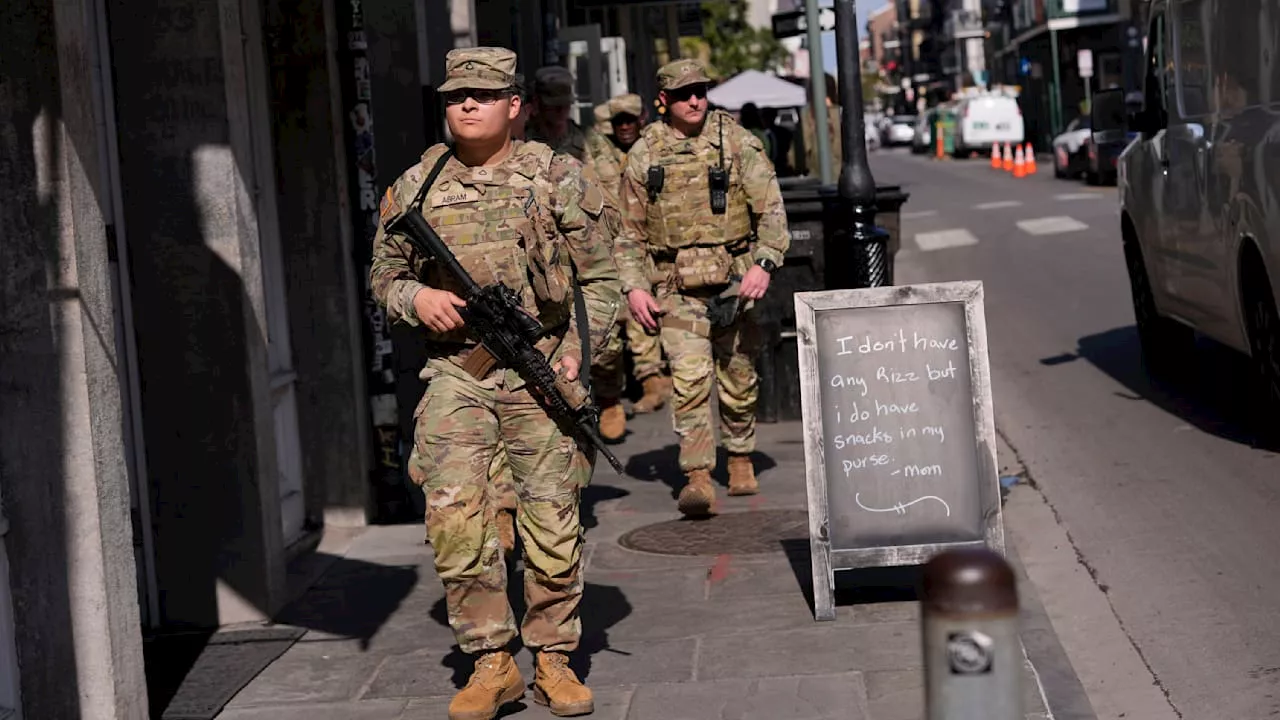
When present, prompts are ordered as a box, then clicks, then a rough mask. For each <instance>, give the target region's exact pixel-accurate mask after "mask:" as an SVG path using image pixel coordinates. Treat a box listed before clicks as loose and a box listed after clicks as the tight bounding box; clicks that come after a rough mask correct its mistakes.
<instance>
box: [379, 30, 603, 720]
mask: <svg viewBox="0 0 1280 720" xmlns="http://www.w3.org/2000/svg"><path fill="white" fill-rule="evenodd" d="M515 67H516V56H515V53H513V52H511V51H510V50H506V49H503V48H468V49H461V50H452V51H450V52H449V54H448V55H447V57H446V81H445V82H444V84H442V85H441V86H440V92H441V95H442V96H443V98H444V101H445V117H446V120H447V122H448V124H449V130H450V132H451V134H452V136H453V138H454V139H455V145H454V146H453V147H452V148H449V147H447V146H445V145H436V146H434V147H432V148H430V149H428V150H427V152H426V153H424V155H423V156H422V160H421V162H419V163H418V164H417V165H415V166H413V167H412V168H410V169H409V170H408V171H406V172H405V173H404V174H403V175H401V176H400V178H399V179H398V180H397V181H396V182H395V184H394V185H393V186H392V187H391V188H389V189H388V191H387V195H386V197H385V198H384V200H383V206H382V224H381V226H380V227H379V230H378V233H377V237H376V238H375V240H374V251H373V267H372V271H371V283H372V286H373V292H374V295H375V297H377V299H378V301H379V302H380V303H382V304H383V305H385V306H386V309H387V314H388V316H389V317H391V318H392V319H394V320H396V321H400V322H405V323H408V324H410V325H419V324H421V325H425V329H424V332H425V333H426V337H427V340H428V348H429V351H428V355H429V360H428V361H427V364H426V367H425V368H424V369H423V372H422V377H423V379H424V380H425V381H426V384H427V389H426V392H425V394H424V395H423V397H422V400H421V402H420V403H419V404H418V407H417V409H416V411H415V413H414V417H415V418H416V427H415V434H414V449H413V454H412V456H411V458H410V468H409V470H410V475H411V477H412V478H413V479H414V481H415V482H416V483H418V484H419V485H420V486H422V488H423V490H424V492H425V493H426V500H427V502H426V505H427V532H428V534H429V535H430V538H431V545H432V547H433V549H434V550H435V567H436V572H437V574H438V575H439V576H440V579H441V581H442V582H443V583H444V588H445V599H446V602H447V605H448V616H449V624H450V626H451V627H452V628H453V631H454V636H455V637H456V639H457V642H458V645H459V646H460V647H461V648H462V650H463V651H464V652H467V653H470V654H473V655H475V656H476V661H475V669H474V671H473V673H472V675H471V678H470V680H469V681H468V683H467V685H466V687H464V688H463V689H462V690H461V691H460V692H459V693H458V694H457V695H456V696H455V697H454V699H453V701H452V702H451V703H450V706H449V717H450V720H479V719H481V718H483V719H485V720H487V719H488V718H492V717H494V716H495V715H496V714H497V713H498V711H499V709H500V708H501V706H502V705H504V704H506V703H509V702H513V701H515V700H517V699H519V698H521V697H522V696H523V694H524V681H523V679H522V678H521V676H520V671H519V670H518V669H517V667H516V664H515V661H514V660H513V659H512V657H511V654H510V651H509V645H510V643H511V641H512V640H514V639H515V637H516V634H517V631H516V620H515V618H514V616H513V613H512V611H511V607H510V605H509V604H508V602H507V589H506V565H505V563H504V562H503V560H502V552H501V549H500V547H499V542H498V531H497V527H496V522H495V520H494V514H495V512H496V505H497V504H496V502H494V498H493V497H492V495H493V491H492V486H491V484H490V481H489V474H490V471H491V464H492V460H493V457H494V454H495V452H496V451H497V448H498V446H499V443H501V444H502V445H503V446H505V448H506V451H507V461H506V462H507V463H508V464H509V465H510V468H511V470H512V475H513V476H514V478H515V482H516V494H517V502H518V513H517V518H516V527H517V529H518V531H519V534H520V539H521V541H522V545H523V548H524V564H525V575H524V578H525V581H524V585H525V587H524V594H525V597H526V598H527V599H528V607H529V610H528V611H527V612H526V613H525V616H524V618H523V622H522V624H521V626H520V635H521V637H522V639H523V642H524V644H525V645H527V646H529V647H530V648H533V649H535V650H536V651H537V658H536V671H535V677H534V683H533V692H534V700H535V701H537V702H539V703H541V704H545V705H549V706H550V709H551V712H552V713H554V714H556V715H561V716H567V715H582V714H586V713H590V712H591V711H592V709H593V700H592V694H591V691H590V690H588V689H587V688H586V687H585V686H584V685H583V684H582V683H581V682H580V681H579V679H578V678H577V676H576V675H574V673H573V671H572V670H571V669H570V668H569V666H568V657H567V653H569V652H572V651H574V650H575V649H577V647H578V641H579V638H580V636H581V622H580V620H579V617H578V607H579V603H580V600H581V597H582V587H583V582H582V575H581V557H582V526H581V523H580V521H579V515H578V511H579V498H580V492H581V488H582V487H583V486H584V485H585V484H586V483H587V482H588V480H589V479H590V476H591V471H592V463H593V460H594V453H587V452H584V450H583V448H582V446H581V445H580V444H579V441H578V440H576V439H575V438H574V437H573V436H571V435H569V434H566V432H565V431H564V430H563V429H562V424H561V423H559V422H557V421H556V420H555V419H553V418H551V417H549V416H548V414H547V412H546V411H545V410H544V409H543V405H542V404H541V403H540V402H539V401H538V399H537V398H535V397H534V396H533V394H532V393H531V392H530V391H529V389H528V385H527V379H526V378H523V377H521V376H520V375H519V374H518V373H517V372H515V371H514V370H512V369H510V368H506V367H503V366H501V365H499V364H496V363H495V361H494V358H493V356H492V355H490V354H489V353H488V351H487V349H486V348H485V347H484V346H483V345H479V344H477V342H476V339H475V338H474V337H473V336H472V335H471V334H470V332H469V330H468V326H467V324H466V322H465V320H464V316H465V315H466V303H465V302H464V301H463V300H462V299H461V298H460V297H459V296H458V295H457V294H456V292H455V291H459V290H460V289H461V284H460V283H459V282H458V281H457V280H456V279H455V278H453V277H452V276H451V275H449V274H448V273H446V272H445V270H444V267H443V266H442V264H441V263H440V262H438V261H436V260H427V259H426V258H424V257H422V256H421V255H420V254H418V253H417V252H416V251H415V250H414V249H413V246H412V245H411V244H410V243H409V242H408V241H407V240H406V238H405V236H404V235H401V234H400V233H399V232H397V231H396V230H395V228H398V227H399V225H398V224H397V221H398V220H399V219H400V218H401V217H402V216H403V215H404V214H405V212H406V210H407V209H408V208H418V209H420V211H421V212H422V214H423V215H424V216H425V219H426V221H427V223H428V224H429V225H430V226H431V227H433V228H435V230H436V232H437V233H438V234H439V235H440V236H441V238H442V240H443V242H444V243H445V245H447V246H448V247H449V249H450V250H451V252H452V253H453V254H454V255H456V257H457V260H458V262H459V263H460V264H461V266H462V267H463V268H464V269H465V270H466V271H467V272H468V273H469V274H470V275H471V276H472V277H473V278H474V280H475V281H476V282H477V283H479V284H480V285H488V284H492V283H499V282H500V283H502V284H504V285H506V286H507V287H508V288H510V289H511V290H512V291H513V292H514V293H515V294H516V296H517V297H518V298H519V301H520V303H521V305H522V308H523V310H524V311H525V312H527V313H529V315H530V316H532V317H533V318H536V319H537V321H538V322H539V323H540V324H541V325H542V327H543V333H542V335H541V338H540V340H539V341H538V342H537V345H536V347H537V349H538V350H539V351H541V352H542V353H543V354H544V355H545V356H546V358H547V361H548V362H549V363H551V365H552V367H553V368H555V370H556V372H558V373H561V375H562V376H563V378H564V379H565V380H567V381H572V380H575V379H577V376H578V372H579V369H580V366H581V344H580V339H581V338H580V337H579V334H578V333H579V331H578V323H577V321H576V320H577V319H576V317H575V315H576V313H575V311H574V310H573V307H574V302H573V293H574V283H573V280H572V278H573V277H574V276H575V274H576V278H577V282H578V284H579V285H580V288H581V292H582V293H583V294H584V295H585V296H587V297H589V298H591V299H592V301H593V302H591V303H589V307H600V308H607V307H611V306H612V307H616V305H617V303H618V302H619V296H618V280H617V272H616V269H615V267H614V264H613V261H612V258H611V255H610V252H609V244H608V242H607V241H605V240H602V238H601V237H600V233H601V231H600V226H599V221H600V218H601V216H602V212H603V210H604V198H603V196H602V195H601V194H600V192H599V191H598V189H596V188H595V187H594V186H593V185H590V184H588V183H586V182H585V181H584V180H583V177H582V172H581V168H580V165H579V164H578V162H577V161H575V160H573V159H572V158H570V157H567V156H565V155H559V154H556V153H554V152H553V151H552V150H551V148H549V147H547V146H546V145H543V144H541V143H534V142H521V141H517V140H513V139H512V137H511V122H512V120H514V119H515V118H516V117H517V116H518V115H519V112H520V99H519V97H518V96H517V95H516V94H515V93H514V85H515ZM388 228H391V229H388ZM587 320H588V322H587V325H588V328H589V330H588V334H589V336H590V337H589V338H588V340H589V344H590V345H591V346H593V347H594V348H598V347H599V346H600V345H602V344H603V342H604V339H605V336H606V329H607V328H610V327H612V326H613V325H614V323H615V320H616V318H615V316H614V315H612V314H609V315H607V316H599V317H597V316H594V315H593V314H592V313H590V312H588V319H587Z"/></svg>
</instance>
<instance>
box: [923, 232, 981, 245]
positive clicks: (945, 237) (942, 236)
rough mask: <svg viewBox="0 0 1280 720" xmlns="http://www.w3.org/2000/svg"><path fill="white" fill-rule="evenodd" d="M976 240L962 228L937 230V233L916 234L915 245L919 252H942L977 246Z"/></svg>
mask: <svg viewBox="0 0 1280 720" xmlns="http://www.w3.org/2000/svg"><path fill="white" fill-rule="evenodd" d="M977 244H978V238H976V237H974V236H973V233H971V232H969V231H968V230H965V229H963V228H956V229H952V230H939V231H937V232H927V233H916V245H918V246H919V247H920V249H921V250H944V249H946V248H953V247H964V246H966V245H977Z"/></svg>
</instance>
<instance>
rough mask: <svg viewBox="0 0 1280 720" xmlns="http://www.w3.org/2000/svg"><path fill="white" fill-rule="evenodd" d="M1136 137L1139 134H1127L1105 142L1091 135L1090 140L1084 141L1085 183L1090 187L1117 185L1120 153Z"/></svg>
mask: <svg viewBox="0 0 1280 720" xmlns="http://www.w3.org/2000/svg"><path fill="white" fill-rule="evenodd" d="M1136 137H1138V134H1137V133H1135V132H1126V133H1123V134H1119V135H1116V136H1114V138H1113V139H1108V140H1106V141H1105V142H1104V141H1099V140H1098V139H1097V138H1096V137H1095V136H1094V135H1093V134H1092V133H1090V134H1089V138H1088V139H1087V140H1085V141H1084V146H1085V154H1086V155H1087V160H1086V165H1085V170H1084V181H1085V182H1087V183H1089V184H1090V185H1115V184H1116V167H1117V166H1118V165H1119V163H1120V153H1122V152H1124V149H1125V148H1126V147H1128V146H1129V143H1130V142H1133V139H1134V138H1136Z"/></svg>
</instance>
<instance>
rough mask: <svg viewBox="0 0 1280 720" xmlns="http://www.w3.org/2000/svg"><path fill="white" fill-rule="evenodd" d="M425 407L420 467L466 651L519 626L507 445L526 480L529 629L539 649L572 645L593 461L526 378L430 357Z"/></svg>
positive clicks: (521, 497)
mask: <svg viewBox="0 0 1280 720" xmlns="http://www.w3.org/2000/svg"><path fill="white" fill-rule="evenodd" d="M427 375H428V377H429V380H428V382H427V390H426V393H425V394H424V395H423V398H422V402H420V403H419V405H418V408H417V410H416V412H415V424H416V425H415V431H414V447H413V454H412V455H411V456H410V460H409V463H410V465H409V473H410V476H411V477H412V478H413V480H414V482H416V483H418V484H419V485H420V486H422V488H423V492H424V493H425V494H426V505H427V534H428V535H429V536H430V538H431V546H432V548H433V549H434V550H435V566H436V574H438V575H439V576H440V579H441V581H442V582H443V583H444V589H445V600H446V603H447V605H448V612H449V625H450V627H452V628H453V632H454V635H455V637H456V638H457V641H458V645H459V646H460V647H461V648H462V650H463V652H467V653H478V652H481V651H484V650H489V649H496V648H504V647H506V646H507V645H508V644H509V643H510V642H511V640H512V639H514V637H515V635H516V621H515V618H514V616H513V614H512V611H511V606H510V605H509V604H508V602H507V593H506V585H507V569H506V563H505V562H504V561H503V557H502V550H501V548H500V547H499V543H498V532H497V527H496V525H495V522H494V518H495V516H496V513H497V512H498V505H499V501H498V498H497V497H495V495H496V493H495V491H494V487H493V485H492V484H491V482H490V473H491V472H492V471H493V470H494V468H495V463H494V458H495V453H496V452H497V449H498V447H499V445H500V444H501V446H502V447H503V448H505V453H506V461H505V462H500V463H499V465H506V466H508V467H509V471H510V473H511V475H512V476H513V477H514V478H517V479H518V480H516V481H515V483H514V484H515V488H516V493H515V495H516V501H517V502H516V504H517V512H516V528H517V531H518V532H519V533H520V539H521V541H522V543H523V547H524V553H525V557H524V561H525V576H524V586H525V587H524V591H525V598H526V600H527V602H528V608H529V609H528V611H527V612H526V613H525V617H524V620H523V623H522V624H521V629H520V634H521V636H522V638H523V640H524V643H525V644H526V645H528V646H530V647H535V648H545V649H547V650H555V651H561V652H570V651H572V650H574V649H576V648H577V646H578V639H579V637H580V636H581V632H582V630H581V622H580V620H579V618H578V605H579V602H580V600H581V598H582V574H581V554H582V527H581V525H580V523H579V519H578V503H579V497H580V492H581V488H582V486H583V485H585V484H586V483H587V482H588V480H589V479H590V477H591V461H590V459H589V458H588V457H587V456H586V455H585V454H584V453H583V452H582V451H581V449H580V448H579V447H578V444H577V442H576V441H575V440H574V439H573V438H571V437H569V436H567V435H565V434H564V433H563V432H561V430H560V428H559V426H558V425H557V424H556V423H554V422H550V421H548V418H547V415H546V413H545V412H544V411H543V410H542V408H541V406H539V405H538V404H537V402H536V401H535V400H534V399H533V397H532V396H531V395H530V394H529V392H528V391H527V390H524V389H523V388H521V389H519V390H512V389H510V387H511V385H512V384H513V383H514V382H515V381H517V380H518V376H516V375H515V374H514V373H511V372H508V371H498V372H496V373H494V374H493V375H491V376H490V377H488V378H486V379H485V380H483V381H477V380H474V379H472V378H471V377H470V376H467V375H465V374H464V373H463V372H462V371H461V370H459V369H457V368H456V367H453V366H452V365H448V364H447V363H444V362H441V361H432V363H431V364H430V365H428V373H427Z"/></svg>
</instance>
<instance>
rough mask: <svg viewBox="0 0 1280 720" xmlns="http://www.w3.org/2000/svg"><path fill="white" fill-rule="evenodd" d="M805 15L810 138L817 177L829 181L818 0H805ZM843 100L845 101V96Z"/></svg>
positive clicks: (829, 153)
mask: <svg viewBox="0 0 1280 720" xmlns="http://www.w3.org/2000/svg"><path fill="white" fill-rule="evenodd" d="M804 15H805V17H804V19H805V24H806V26H807V27H806V29H807V32H808V41H809V97H810V98H812V103H811V104H812V106H813V127H814V132H813V134H814V135H816V136H817V137H815V138H814V139H813V140H814V142H815V143H817V144H816V145H815V146H814V147H816V148H817V149H818V167H819V168H820V172H819V177H821V178H822V184H823V185H830V184H831V181H832V175H831V137H830V136H829V135H828V134H827V133H828V132H829V131H828V129H827V71H826V69H825V68H824V67H823V66H822V27H821V26H820V25H819V23H818V0H805V4H804ZM854 35H855V39H854V41H853V44H854V52H855V53H856V52H857V44H858V41H857V39H856V36H857V31H856V29H855V31H854ZM846 102H848V101H847V100H846Z"/></svg>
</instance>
